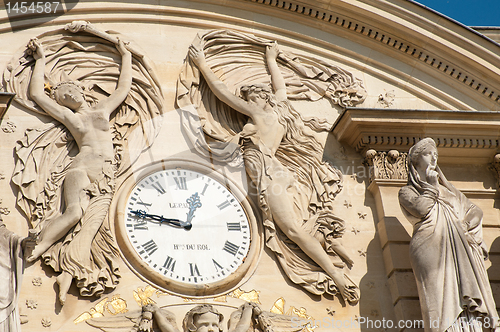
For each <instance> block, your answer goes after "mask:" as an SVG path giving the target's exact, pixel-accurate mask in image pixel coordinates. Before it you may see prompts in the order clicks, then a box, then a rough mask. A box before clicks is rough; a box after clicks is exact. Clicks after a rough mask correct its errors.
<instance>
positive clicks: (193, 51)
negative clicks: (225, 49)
mask: <svg viewBox="0 0 500 332" xmlns="http://www.w3.org/2000/svg"><path fill="white" fill-rule="evenodd" d="M189 58H190V59H191V60H192V61H193V62H194V64H195V65H197V66H198V67H199V66H201V65H204V64H206V60H205V53H203V50H199V49H197V48H196V47H194V46H193V45H191V46H189Z"/></svg>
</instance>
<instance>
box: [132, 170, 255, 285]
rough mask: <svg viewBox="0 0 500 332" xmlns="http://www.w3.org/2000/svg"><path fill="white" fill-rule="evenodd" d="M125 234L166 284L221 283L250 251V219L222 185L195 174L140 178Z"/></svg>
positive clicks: (174, 172)
mask: <svg viewBox="0 0 500 332" xmlns="http://www.w3.org/2000/svg"><path fill="white" fill-rule="evenodd" d="M127 210H128V213H127V218H126V225H125V226H126V230H127V235H128V238H129V240H130V242H131V244H132V246H133V247H134V249H135V251H136V253H137V254H138V255H139V256H140V258H141V260H142V261H143V262H145V263H146V264H147V265H148V266H149V267H150V268H152V269H153V270H155V271H156V272H157V273H159V274H161V275H162V276H164V277H165V278H166V279H172V280H177V281H181V282H185V283H193V284H197V283H207V282H208V283H210V282H216V281H219V280H223V279H224V278H226V277H228V276H229V275H230V274H231V273H233V272H234V271H236V270H237V269H238V267H239V266H240V265H241V264H242V263H243V261H244V259H245V257H246V255H247V254H248V251H249V248H250V227H249V221H248V217H247V215H246V213H245V210H244V209H243V207H242V205H241V204H240V202H239V201H238V199H237V198H236V197H235V196H234V195H233V194H232V193H231V192H230V191H229V190H228V189H227V188H226V187H225V186H224V185H223V184H221V183H220V182H218V181H216V180H214V179H213V178H212V177H210V176H207V175H205V174H202V173H199V172H196V171H192V170H179V169H176V170H164V171H159V172H156V173H154V174H152V175H150V176H147V177H146V178H144V179H142V180H141V181H139V182H138V183H137V185H136V186H135V187H134V189H133V190H132V193H131V195H130V196H129V199H128V202H127Z"/></svg>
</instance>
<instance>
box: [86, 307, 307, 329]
mask: <svg viewBox="0 0 500 332" xmlns="http://www.w3.org/2000/svg"><path fill="white" fill-rule="evenodd" d="M296 318H297V317H292V316H288V315H282V314H275V313H272V312H268V311H263V310H262V309H261V308H260V307H259V306H258V305H257V304H255V303H250V302H246V303H245V304H243V305H241V306H240V307H239V308H238V309H237V310H235V311H233V312H232V313H231V316H230V318H229V320H228V322H227V331H228V332H273V331H282V332H302V331H307V327H306V326H305V325H304V322H303V321H300V320H298V319H296ZM86 322H87V324H89V325H90V326H93V327H95V328H98V329H100V330H101V331H104V332H113V331H118V330H119V331H130V332H137V331H138V332H152V331H161V332H179V331H181V330H180V329H179V328H178V327H177V321H176V317H175V315H174V314H173V313H172V312H170V311H168V310H166V309H164V308H160V307H158V306H157V305H156V304H147V305H145V306H143V307H142V310H135V311H133V312H130V313H127V314H125V315H118V316H115V317H100V318H91V319H88V320H86ZM225 330H226V329H225V328H224V316H223V315H222V314H221V313H220V312H219V311H218V310H217V309H216V308H215V307H214V306H212V305H210V304H201V305H197V306H195V307H193V308H192V309H191V310H189V311H188V312H186V314H185V316H184V319H183V320H182V331H183V332H222V331H225Z"/></svg>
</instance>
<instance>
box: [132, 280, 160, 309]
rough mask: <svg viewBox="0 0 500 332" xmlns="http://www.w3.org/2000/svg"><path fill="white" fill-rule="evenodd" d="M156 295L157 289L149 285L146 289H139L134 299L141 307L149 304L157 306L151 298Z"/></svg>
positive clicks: (135, 292)
mask: <svg viewBox="0 0 500 332" xmlns="http://www.w3.org/2000/svg"><path fill="white" fill-rule="evenodd" d="M155 293H156V288H154V287H152V286H149V285H148V286H146V287H145V288H144V289H143V288H142V287H137V290H135V291H134V299H135V300H136V301H137V304H138V305H139V306H140V307H142V306H145V305H147V304H156V302H155V301H153V300H152V299H151V296H153V294H155Z"/></svg>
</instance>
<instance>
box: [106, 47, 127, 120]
mask: <svg viewBox="0 0 500 332" xmlns="http://www.w3.org/2000/svg"><path fill="white" fill-rule="evenodd" d="M117 49H118V51H120V54H121V55H122V65H121V72H120V77H119V78H118V85H117V86H116V90H115V91H114V92H113V93H112V94H111V95H110V96H109V97H108V98H107V99H105V100H103V101H101V102H100V103H99V106H98V107H99V108H100V109H103V110H104V111H105V112H107V113H108V114H111V113H113V111H114V110H115V109H116V108H117V107H118V106H120V104H121V103H123V101H124V100H125V98H127V95H128V93H129V92H130V88H131V87H132V55H131V54H130V52H129V51H128V50H127V48H126V47H125V44H124V43H123V41H121V40H119V41H118V46H117Z"/></svg>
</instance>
